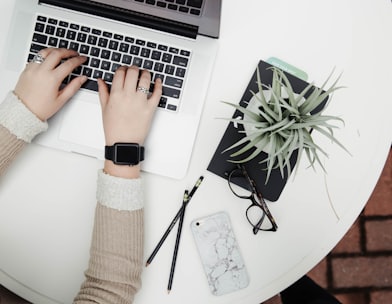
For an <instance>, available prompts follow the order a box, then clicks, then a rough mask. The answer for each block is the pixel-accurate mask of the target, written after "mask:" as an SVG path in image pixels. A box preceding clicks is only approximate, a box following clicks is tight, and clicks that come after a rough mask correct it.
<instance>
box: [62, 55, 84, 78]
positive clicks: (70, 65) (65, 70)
mask: <svg viewBox="0 0 392 304" xmlns="http://www.w3.org/2000/svg"><path fill="white" fill-rule="evenodd" d="M86 60H87V57H85V56H76V57H72V58H70V59H68V60H66V61H65V62H63V63H62V64H60V65H59V66H58V67H57V68H56V69H55V72H56V77H58V78H59V79H60V80H63V79H64V78H65V77H66V76H67V75H69V74H70V73H71V72H72V71H73V70H74V69H75V68H76V67H78V66H80V65H81V64H83V63H85V62H86Z"/></svg>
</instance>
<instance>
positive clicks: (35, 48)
mask: <svg viewBox="0 0 392 304" xmlns="http://www.w3.org/2000/svg"><path fill="white" fill-rule="evenodd" d="M44 48H46V47H45V46H43V45H39V44H35V43H32V44H31V46H30V52H31V53H38V52H39V51H40V50H42V49H44Z"/></svg>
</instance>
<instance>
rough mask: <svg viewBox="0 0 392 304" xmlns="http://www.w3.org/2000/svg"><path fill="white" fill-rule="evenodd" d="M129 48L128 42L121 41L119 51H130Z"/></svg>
mask: <svg viewBox="0 0 392 304" xmlns="http://www.w3.org/2000/svg"><path fill="white" fill-rule="evenodd" d="M128 50H129V44H128V43H124V42H123V43H120V48H119V51H120V52H123V53H128Z"/></svg>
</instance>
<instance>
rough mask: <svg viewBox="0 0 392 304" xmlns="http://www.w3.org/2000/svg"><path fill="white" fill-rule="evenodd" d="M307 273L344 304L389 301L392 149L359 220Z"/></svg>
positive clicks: (277, 303)
mask: <svg viewBox="0 0 392 304" xmlns="http://www.w3.org/2000/svg"><path fill="white" fill-rule="evenodd" d="M308 275H309V276H310V277H311V278H312V279H313V280H314V281H316V282H317V283H318V284H319V285H320V286H322V287H324V288H325V289H327V290H329V291H330V292H331V293H332V294H333V295H335V297H336V298H337V299H338V300H339V301H340V302H342V303H343V304H390V303H391V304H392V150H391V151H390V153H389V156H388V159H387V162H386V164H385V167H384V170H383V172H382V174H381V177H380V179H379V181H378V183H377V185H376V187H375V189H374V191H373V193H372V195H371V197H370V198H369V201H368V203H367V204H366V206H365V208H364V210H363V211H362V213H361V214H360V216H359V217H358V219H357V220H356V221H355V223H354V224H353V225H352V227H351V228H350V229H349V231H348V232H347V234H346V235H345V236H344V238H343V239H342V240H341V241H340V242H339V243H338V244H337V245H336V247H335V248H334V249H333V250H332V251H331V252H330V253H329V254H328V255H327V256H326V257H325V258H324V259H323V260H322V261H321V262H320V263H319V264H318V265H317V266H316V267H315V268H314V269H312V270H311V271H310V272H309V273H308ZM263 304H281V301H280V298H279V296H275V297H273V298H271V299H270V300H268V301H266V302H264V303H263Z"/></svg>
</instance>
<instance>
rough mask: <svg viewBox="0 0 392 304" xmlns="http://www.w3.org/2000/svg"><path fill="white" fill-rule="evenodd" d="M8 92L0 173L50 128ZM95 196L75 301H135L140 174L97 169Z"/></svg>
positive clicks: (1, 123) (0, 118) (2, 108)
mask: <svg viewBox="0 0 392 304" xmlns="http://www.w3.org/2000/svg"><path fill="white" fill-rule="evenodd" d="M47 127H48V126H47V123H46V122H42V121H40V120H39V119H38V118H37V117H36V116H35V115H34V114H33V113H31V112H30V111H29V110H28V109H27V108H26V107H25V106H24V105H23V103H22V102H21V101H20V100H19V99H18V98H17V97H16V95H14V94H13V93H12V92H10V93H9V94H8V95H7V97H6V98H5V100H4V101H3V102H2V103H0V175H2V174H4V172H5V171H6V168H7V167H8V166H9V165H10V164H11V162H12V161H13V160H14V159H15V158H16V156H17V155H18V153H19V152H20V151H21V150H22V149H23V147H25V146H26V145H27V143H29V142H31V140H32V139H33V138H34V137H35V136H36V135H37V134H39V133H40V132H43V131H45V130H46V129H47ZM97 200H98V203H97V205H96V210H95V221H94V229H93V237H92V241H91V249H90V261H89V265H88V269H87V270H86V272H85V276H86V279H85V281H84V283H83V284H82V286H81V288H80V291H79V293H78V294H77V296H76V298H75V300H74V303H77V304H80V303H115V304H121V303H131V302H132V301H133V298H134V295H135V293H136V291H137V290H138V289H139V288H140V286H141V271H142V258H143V252H142V250H143V197H142V182H141V179H134V180H126V179H121V178H117V177H113V176H109V175H107V174H104V173H103V171H102V170H100V171H99V172H98V182H97Z"/></svg>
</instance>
